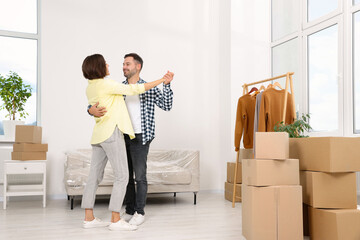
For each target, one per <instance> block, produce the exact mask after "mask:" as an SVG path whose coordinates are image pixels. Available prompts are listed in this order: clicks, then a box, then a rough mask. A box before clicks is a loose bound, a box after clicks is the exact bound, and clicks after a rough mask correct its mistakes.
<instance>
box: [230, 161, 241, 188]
mask: <svg viewBox="0 0 360 240" xmlns="http://www.w3.org/2000/svg"><path fill="white" fill-rule="evenodd" d="M235 164H236V163H234V162H228V163H227V181H228V182H229V183H234V176H235ZM241 174H242V168H241V163H238V166H237V175H236V183H241V182H242V176H241Z"/></svg>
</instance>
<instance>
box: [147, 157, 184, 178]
mask: <svg viewBox="0 0 360 240" xmlns="http://www.w3.org/2000/svg"><path fill="white" fill-rule="evenodd" d="M147 167H148V168H147V175H146V177H147V181H148V184H190V183H191V172H190V171H189V170H188V169H185V168H183V167H179V166H176V165H169V164H164V163H162V162H153V161H150V162H148V164H147Z"/></svg>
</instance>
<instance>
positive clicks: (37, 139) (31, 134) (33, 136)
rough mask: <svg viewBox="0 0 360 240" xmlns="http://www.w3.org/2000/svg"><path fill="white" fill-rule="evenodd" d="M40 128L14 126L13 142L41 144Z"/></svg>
mask: <svg viewBox="0 0 360 240" xmlns="http://www.w3.org/2000/svg"><path fill="white" fill-rule="evenodd" d="M41 139H42V128H41V127H38V126H26V125H16V128H15V142H17V143H41Z"/></svg>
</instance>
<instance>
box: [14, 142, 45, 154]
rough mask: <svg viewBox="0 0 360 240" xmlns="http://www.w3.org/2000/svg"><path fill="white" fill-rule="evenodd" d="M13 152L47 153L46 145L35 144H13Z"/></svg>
mask: <svg viewBox="0 0 360 240" xmlns="http://www.w3.org/2000/svg"><path fill="white" fill-rule="evenodd" d="M13 151H14V152H47V151H48V145H47V144H37V143H14V144H13Z"/></svg>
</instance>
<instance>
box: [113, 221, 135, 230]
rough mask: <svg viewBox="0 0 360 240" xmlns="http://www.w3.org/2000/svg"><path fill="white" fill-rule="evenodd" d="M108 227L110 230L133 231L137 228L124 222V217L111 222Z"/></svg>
mask: <svg viewBox="0 0 360 240" xmlns="http://www.w3.org/2000/svg"><path fill="white" fill-rule="evenodd" d="M109 229H110V230H112V231H134V230H136V229H137V226H133V225H130V224H129V223H127V222H125V220H124V219H121V220H119V221H117V222H116V223H111V224H110V225H109Z"/></svg>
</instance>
